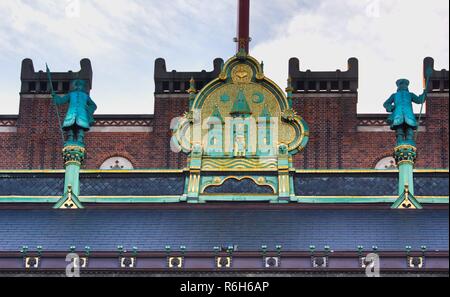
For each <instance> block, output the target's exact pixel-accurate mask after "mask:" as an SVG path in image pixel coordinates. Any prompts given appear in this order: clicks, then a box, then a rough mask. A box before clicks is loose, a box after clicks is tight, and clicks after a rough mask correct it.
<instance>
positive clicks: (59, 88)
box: [20, 59, 92, 94]
mask: <svg viewBox="0 0 450 297" xmlns="http://www.w3.org/2000/svg"><path fill="white" fill-rule="evenodd" d="M80 66H81V70H80V71H79V72H73V71H68V72H52V73H51V75H52V83H53V89H54V90H55V92H57V93H67V92H68V91H69V90H70V81H72V80H74V79H76V78H79V79H83V80H86V81H87V82H88V91H90V90H91V89H92V66H91V61H90V60H89V59H83V60H81V61H80ZM20 80H21V82H22V86H21V88H20V93H21V94H50V86H49V83H48V78H47V73H46V72H45V71H42V70H41V71H38V72H36V71H35V70H34V65H33V61H32V60H31V59H25V60H23V61H22V70H21V74H20Z"/></svg>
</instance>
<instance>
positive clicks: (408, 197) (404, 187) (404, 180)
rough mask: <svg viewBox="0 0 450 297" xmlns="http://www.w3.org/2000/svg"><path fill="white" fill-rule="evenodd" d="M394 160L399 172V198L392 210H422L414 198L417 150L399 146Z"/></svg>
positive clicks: (410, 146)
mask: <svg viewBox="0 0 450 297" xmlns="http://www.w3.org/2000/svg"><path fill="white" fill-rule="evenodd" d="M394 158H395V161H396V163H397V166H398V172H399V176H398V195H399V198H398V199H397V201H396V202H395V203H394V205H393V206H392V208H396V209H421V208H422V206H421V205H420V204H419V202H418V201H417V200H416V198H414V164H415V162H416V160H417V148H416V147H415V146H413V145H409V144H402V145H399V146H397V147H396V148H395V149H394Z"/></svg>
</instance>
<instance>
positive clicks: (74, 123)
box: [52, 79, 97, 145]
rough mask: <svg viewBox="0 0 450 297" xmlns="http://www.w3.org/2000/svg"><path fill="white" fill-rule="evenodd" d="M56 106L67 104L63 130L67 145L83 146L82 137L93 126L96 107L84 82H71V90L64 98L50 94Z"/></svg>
mask: <svg viewBox="0 0 450 297" xmlns="http://www.w3.org/2000/svg"><path fill="white" fill-rule="evenodd" d="M52 97H53V102H54V103H55V104H56V105H63V104H66V103H69V108H68V110H67V114H66V118H65V119H64V123H63V126H62V128H63V130H64V131H66V132H67V144H79V145H84V135H85V132H86V131H89V129H90V128H91V126H92V125H93V124H94V112H95V111H96V110H97V105H96V104H95V103H94V101H93V100H92V99H91V97H90V96H89V94H88V92H87V91H86V81H84V80H81V79H76V80H74V81H73V82H72V90H71V91H70V92H69V94H67V95H66V96H63V97H61V96H58V95H56V93H55V92H52Z"/></svg>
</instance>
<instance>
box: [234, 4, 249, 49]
mask: <svg viewBox="0 0 450 297" xmlns="http://www.w3.org/2000/svg"><path fill="white" fill-rule="evenodd" d="M238 1H239V4H238V15H239V17H238V32H237V33H238V36H237V51H238V52H239V51H240V50H241V49H242V48H243V49H244V50H245V52H246V53H248V52H249V44H250V0H238Z"/></svg>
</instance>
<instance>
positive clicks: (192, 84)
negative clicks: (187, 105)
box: [187, 77, 197, 94]
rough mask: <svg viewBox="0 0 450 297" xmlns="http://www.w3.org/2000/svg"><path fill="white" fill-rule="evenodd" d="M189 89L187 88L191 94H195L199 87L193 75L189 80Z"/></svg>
mask: <svg viewBox="0 0 450 297" xmlns="http://www.w3.org/2000/svg"><path fill="white" fill-rule="evenodd" d="M189 84H190V85H189V89H188V90H187V92H188V93H189V94H195V93H197V89H196V88H195V79H194V78H193V77H191V80H190V81H189Z"/></svg>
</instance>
